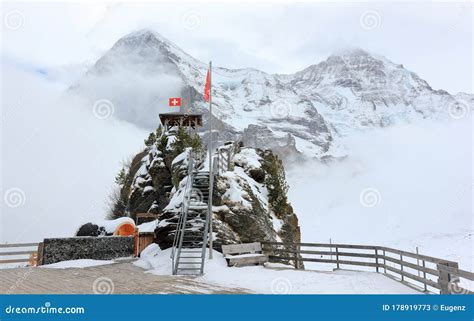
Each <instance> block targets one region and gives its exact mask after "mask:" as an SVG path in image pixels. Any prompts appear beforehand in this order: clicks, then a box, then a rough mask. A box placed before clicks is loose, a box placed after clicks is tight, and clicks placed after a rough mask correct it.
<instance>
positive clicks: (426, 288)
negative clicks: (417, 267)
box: [422, 260, 428, 292]
mask: <svg viewBox="0 0 474 321" xmlns="http://www.w3.org/2000/svg"><path fill="white" fill-rule="evenodd" d="M422 265H423V268H425V267H426V263H425V260H423V261H422ZM423 279H425V280H426V272H425V270H424V269H423ZM423 285H424V288H425V292H428V286H427V285H426V283H424V284H423Z"/></svg>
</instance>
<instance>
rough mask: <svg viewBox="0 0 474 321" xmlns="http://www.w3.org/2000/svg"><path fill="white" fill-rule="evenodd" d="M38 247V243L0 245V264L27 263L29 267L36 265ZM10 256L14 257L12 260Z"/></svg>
mask: <svg viewBox="0 0 474 321" xmlns="http://www.w3.org/2000/svg"><path fill="white" fill-rule="evenodd" d="M38 245H39V243H9V244H0V264H11V263H26V262H29V265H36V264H37V260H38V250H37V249H38ZM32 248H34V249H32ZM12 256H14V257H13V258H12Z"/></svg>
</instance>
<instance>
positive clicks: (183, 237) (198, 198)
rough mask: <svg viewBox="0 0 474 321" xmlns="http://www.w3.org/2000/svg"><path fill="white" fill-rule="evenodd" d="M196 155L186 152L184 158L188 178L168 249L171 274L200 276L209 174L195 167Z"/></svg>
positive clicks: (204, 249) (205, 228)
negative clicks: (186, 159) (186, 155)
mask: <svg viewBox="0 0 474 321" xmlns="http://www.w3.org/2000/svg"><path fill="white" fill-rule="evenodd" d="M200 156H201V155H200V154H194V153H190V154H189V158H188V180H187V182H186V187H185V189H184V197H183V203H182V206H181V212H180V214H179V219H178V224H177V226H176V233H175V236H174V241H173V249H172V252H171V259H172V268H173V271H172V272H173V275H177V274H187V275H200V274H203V272H204V260H205V252H206V247H207V241H208V232H209V217H210V215H209V179H210V177H209V172H205V171H198V170H197V166H196V164H197V163H198V161H197V159H199V158H200ZM211 184H212V182H211Z"/></svg>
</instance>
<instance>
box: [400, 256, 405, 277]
mask: <svg viewBox="0 0 474 321" xmlns="http://www.w3.org/2000/svg"><path fill="white" fill-rule="evenodd" d="M400 270H401V271H402V273H400V275H401V277H402V281H403V280H404V277H403V256H402V255H401V254H400Z"/></svg>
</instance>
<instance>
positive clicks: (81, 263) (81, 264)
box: [40, 259, 115, 269]
mask: <svg viewBox="0 0 474 321" xmlns="http://www.w3.org/2000/svg"><path fill="white" fill-rule="evenodd" d="M114 263H115V261H114V260H89V259H82V260H69V261H62V262H58V263H53V264H46V265H42V266H40V268H42V269H71V268H76V269H83V268H86V267H92V266H99V265H107V264H114Z"/></svg>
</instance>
